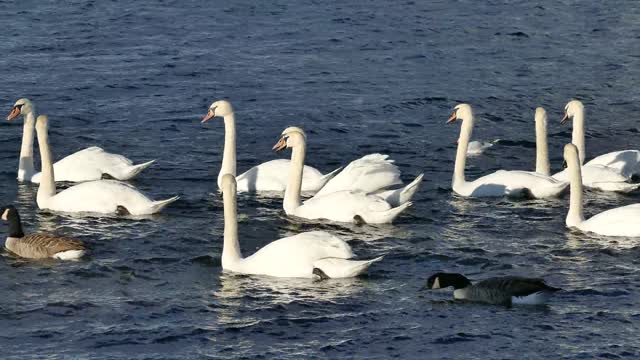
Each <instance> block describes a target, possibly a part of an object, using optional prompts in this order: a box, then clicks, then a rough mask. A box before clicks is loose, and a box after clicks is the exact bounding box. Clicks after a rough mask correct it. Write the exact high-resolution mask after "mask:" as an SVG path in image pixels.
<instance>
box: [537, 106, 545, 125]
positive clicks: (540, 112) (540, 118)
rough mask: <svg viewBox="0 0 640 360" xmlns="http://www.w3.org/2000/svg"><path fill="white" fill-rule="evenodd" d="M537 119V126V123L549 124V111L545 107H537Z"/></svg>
mask: <svg viewBox="0 0 640 360" xmlns="http://www.w3.org/2000/svg"><path fill="white" fill-rule="evenodd" d="M535 119H536V124H537V123H542V124H546V123H547V111H546V110H545V109H544V108H543V107H537V108H536V116H535Z"/></svg>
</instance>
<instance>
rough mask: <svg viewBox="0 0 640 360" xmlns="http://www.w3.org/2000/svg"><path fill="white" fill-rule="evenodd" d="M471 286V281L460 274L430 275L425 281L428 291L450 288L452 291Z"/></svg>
mask: <svg viewBox="0 0 640 360" xmlns="http://www.w3.org/2000/svg"><path fill="white" fill-rule="evenodd" d="M469 285H471V281H469V279H467V278H466V277H464V275H462V274H456V273H445V272H440V273H437V274H434V275H432V276H431V277H430V278H429V279H428V280H427V285H426V286H425V287H426V288H428V289H442V288H447V287H449V286H452V287H453V288H454V289H463V288H466V287H467V286H469Z"/></svg>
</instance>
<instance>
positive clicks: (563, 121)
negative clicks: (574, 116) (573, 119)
mask: <svg viewBox="0 0 640 360" xmlns="http://www.w3.org/2000/svg"><path fill="white" fill-rule="evenodd" d="M567 120H569V115H568V114H567V113H566V112H565V113H564V117H563V118H562V120H560V124H564V123H565V122H567Z"/></svg>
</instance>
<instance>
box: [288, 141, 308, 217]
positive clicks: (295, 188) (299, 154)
mask: <svg viewBox="0 0 640 360" xmlns="http://www.w3.org/2000/svg"><path fill="white" fill-rule="evenodd" d="M301 137H302V139H301V141H300V144H299V145H296V146H294V147H293V148H292V149H291V165H290V168H289V179H288V181H287V187H286V188H285V190H284V202H283V207H284V212H285V213H287V214H293V212H294V211H295V209H297V208H298V207H300V205H301V204H302V202H301V201H300V191H301V189H302V171H303V170H304V157H305V153H306V147H307V143H306V141H305V139H304V137H303V136H301Z"/></svg>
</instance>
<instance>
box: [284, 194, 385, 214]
mask: <svg viewBox="0 0 640 360" xmlns="http://www.w3.org/2000/svg"><path fill="white" fill-rule="evenodd" d="M390 209H391V205H389V203H387V202H386V201H384V199H382V198H381V197H379V196H375V195H368V194H365V193H363V192H361V191H338V192H333V193H330V194H327V195H321V196H318V195H316V196H314V197H312V198H311V199H309V200H307V201H305V202H304V203H303V204H302V205H301V206H300V207H298V208H296V210H295V213H294V214H293V215H295V216H299V217H303V218H305V219H330V220H333V221H340V222H353V220H354V219H353V217H354V216H355V215H360V216H365V215H366V214H369V213H380V212H384V211H388V210H390Z"/></svg>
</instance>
